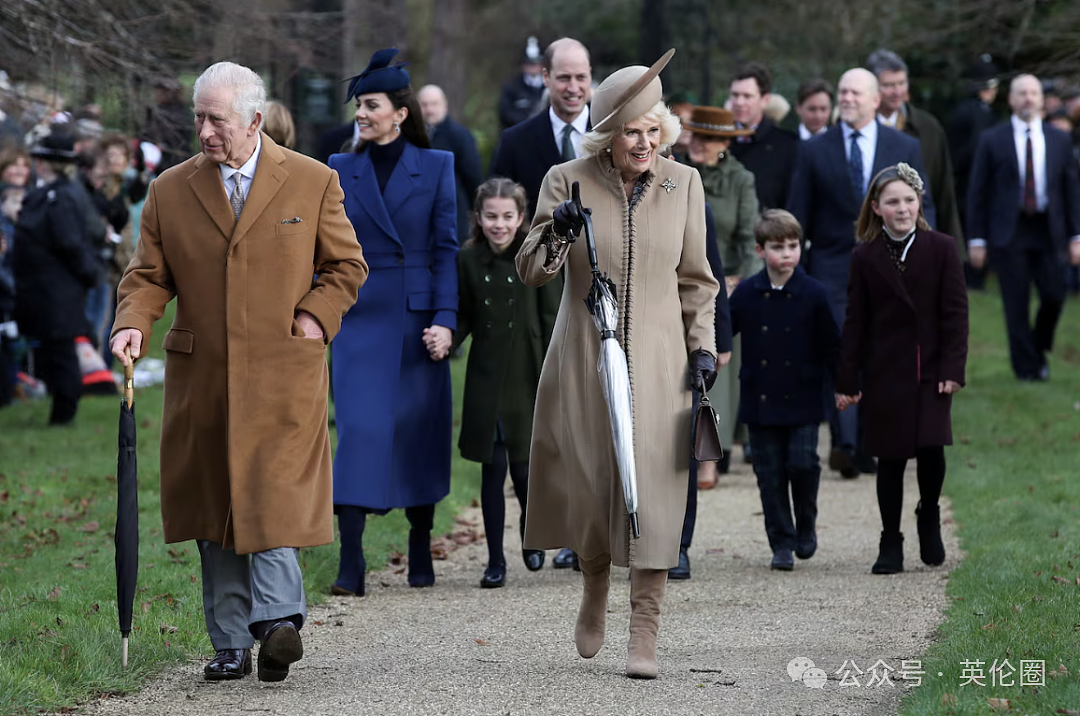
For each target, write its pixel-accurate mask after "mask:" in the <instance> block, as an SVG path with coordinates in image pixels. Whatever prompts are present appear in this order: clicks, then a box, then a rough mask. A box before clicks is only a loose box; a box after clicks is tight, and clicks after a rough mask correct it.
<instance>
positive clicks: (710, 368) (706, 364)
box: [690, 348, 716, 393]
mask: <svg viewBox="0 0 1080 716" xmlns="http://www.w3.org/2000/svg"><path fill="white" fill-rule="evenodd" d="M715 382H716V357H715V356H714V355H713V354H712V353H709V352H708V351H706V350H703V349H701V348H698V349H697V350H696V351H694V352H693V353H691V354H690V387H692V388H693V389H694V390H696V391H698V392H699V393H706V392H708V391H709V389H710V388H712V387H713V383H715Z"/></svg>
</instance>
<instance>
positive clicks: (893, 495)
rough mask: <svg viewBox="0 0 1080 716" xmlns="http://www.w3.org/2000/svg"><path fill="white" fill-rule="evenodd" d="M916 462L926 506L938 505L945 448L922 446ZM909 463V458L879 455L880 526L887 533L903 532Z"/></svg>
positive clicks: (878, 497)
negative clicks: (901, 522)
mask: <svg viewBox="0 0 1080 716" xmlns="http://www.w3.org/2000/svg"><path fill="white" fill-rule="evenodd" d="M915 462H916V473H915V474H916V476H917V477H918V480H919V499H920V500H921V501H922V502H923V503H925V504H926V505H936V504H937V502H938V498H940V497H941V485H942V483H944V482H945V448H944V447H943V446H941V445H932V446H929V447H921V448H919V449H918V450H916V451H915ZM906 466H907V460H906V459H899V460H898V459H892V458H878V472H877V499H878V509H880V510H881V528H882V530H884V531H885V532H888V533H894V532H899V531H900V513H901V512H902V511H903V508H904V468H905V467H906Z"/></svg>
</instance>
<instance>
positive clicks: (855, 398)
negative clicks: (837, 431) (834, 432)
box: [835, 380, 963, 412]
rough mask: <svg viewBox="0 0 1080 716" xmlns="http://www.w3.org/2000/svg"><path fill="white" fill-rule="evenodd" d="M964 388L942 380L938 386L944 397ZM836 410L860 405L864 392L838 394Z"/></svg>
mask: <svg viewBox="0 0 1080 716" xmlns="http://www.w3.org/2000/svg"><path fill="white" fill-rule="evenodd" d="M962 387H963V386H962V385H960V384H959V383H957V382H956V381H955V380H941V381H938V384H937V392H938V393H940V394H942V395H952V394H953V393H959V392H960V389H961V388H962ZM835 397H836V409H837V410H839V411H840V412H843V411H845V410H847V409H848V408H850V407H851V406H852V405H856V404H858V402H859V401H860V400H862V391H859V392H858V393H856V394H855V395H844V394H843V393H836V394H835Z"/></svg>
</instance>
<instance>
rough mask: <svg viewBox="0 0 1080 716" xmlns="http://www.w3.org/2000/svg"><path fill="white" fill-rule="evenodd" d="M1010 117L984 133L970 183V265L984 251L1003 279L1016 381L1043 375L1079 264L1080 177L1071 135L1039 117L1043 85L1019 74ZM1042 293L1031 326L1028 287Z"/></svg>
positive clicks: (977, 261) (978, 262) (1011, 91)
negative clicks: (1069, 274) (1070, 274)
mask: <svg viewBox="0 0 1080 716" xmlns="http://www.w3.org/2000/svg"><path fill="white" fill-rule="evenodd" d="M1009 106H1010V107H1011V108H1012V111H1013V113H1012V116H1011V117H1010V118H1009V121H1008V122H1005V123H1002V124H999V125H997V126H996V127H993V128H992V129H988V130H987V131H985V132H983V134H982V136H981V137H980V138H979V145H978V148H977V149H976V150H975V161H974V163H973V164H972V168H971V180H970V181H971V183H970V186H969V188H968V196H967V202H968V227H969V230H968V237H969V249H968V252H969V254H970V256H971V265H972V267H974V268H976V269H981V268H982V266H983V263H984V262H985V261H986V258H987V254H989V258H990V263H991V264H992V265H993V266H994V271H995V272H996V273H997V275H998V282H999V283H1000V284H1001V301H1002V304H1004V308H1005V327H1006V329H1007V330H1008V334H1009V357H1010V358H1011V360H1012V368H1013V372H1014V373H1015V374H1016V377H1017V378H1018V379H1019V380H1047V379H1049V377H1050V365H1049V363H1048V362H1047V359H1046V354H1047V353H1049V352H1050V349H1051V348H1052V347H1053V345H1054V332H1055V330H1056V328H1057V323H1058V319H1060V318H1061V311H1062V309H1063V308H1064V306H1065V266H1066V264H1067V263H1071V264H1072V265H1073V266H1076V265H1077V264H1080V176H1078V170H1077V164H1076V160H1075V159H1073V156H1072V151H1071V150H1072V144H1071V140H1070V138H1069V135H1068V134H1066V133H1065V132H1063V131H1061V130H1060V129H1057V128H1056V127H1053V126H1051V125H1050V124H1048V123H1045V122H1043V121H1042V109H1043V94H1042V85H1041V84H1040V83H1039V80H1038V79H1037V78H1036V77H1034V76H1033V75H1019V76H1017V77H1016V78H1014V79H1013V81H1012V84H1011V85H1010V86H1009ZM1032 283H1034V284H1035V288H1036V290H1037V291H1038V293H1039V311H1038V314H1037V315H1036V317H1035V325H1034V327H1032V325H1031V318H1030V311H1029V303H1030V300H1031V284H1032Z"/></svg>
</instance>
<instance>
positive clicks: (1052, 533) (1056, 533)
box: [1050, 530, 1058, 539]
mask: <svg viewBox="0 0 1080 716" xmlns="http://www.w3.org/2000/svg"><path fill="white" fill-rule="evenodd" d="M1057 538H1058V531H1057V530H1054V531H1053V532H1051V533H1050V539H1057Z"/></svg>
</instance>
